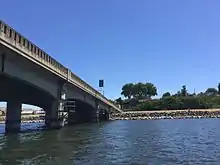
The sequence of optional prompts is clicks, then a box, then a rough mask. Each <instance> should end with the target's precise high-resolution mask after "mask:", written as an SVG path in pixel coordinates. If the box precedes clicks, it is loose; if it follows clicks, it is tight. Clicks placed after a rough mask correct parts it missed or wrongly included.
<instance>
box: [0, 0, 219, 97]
mask: <svg viewBox="0 0 220 165" xmlns="http://www.w3.org/2000/svg"><path fill="white" fill-rule="evenodd" d="M219 9H220V1H218V0H212V1H209V0H184V1H177V0H166V1H165V0H148V1H146V0H139V1H134V0H106V1H103V0H92V1H91V0H80V1H73V0H68V1H62V2H61V1H54V0H38V1H28V0H20V1H7V0H5V1H2V2H1V19H3V20H4V21H5V22H6V23H8V24H9V25H11V26H12V27H14V28H15V29H16V30H17V31H19V32H20V33H21V34H23V35H24V36H26V37H27V38H28V39H30V40H31V41H33V42H34V43H36V44H37V45H38V46H39V47H40V48H42V49H43V50H45V51H46V52H47V53H48V54H50V55H51V56H52V57H54V58H56V59H57V60H58V61H60V62H61V63H62V64H64V65H65V66H66V67H68V68H70V69H71V70H72V71H73V72H75V73H76V74H77V75H78V76H80V77H81V78H83V79H84V80H86V81H87V82H88V83H89V84H91V85H92V86H93V87H95V88H97V87H98V80H99V79H104V80H105V94H106V96H107V97H110V98H113V99H114V98H117V97H119V96H120V92H121V87H122V85H123V84H125V83H129V82H139V81H142V82H145V81H149V82H152V83H153V84H155V85H156V86H157V88H158V93H159V95H161V94H162V93H164V92H166V91H170V92H172V93H174V92H176V91H177V90H179V89H180V88H181V86H182V85H184V84H185V85H186V86H187V88H188V90H189V92H193V89H194V88H195V89H196V92H199V91H203V90H205V89H206V88H208V87H216V86H217V84H218V82H220V79H219V77H220V65H219V60H220V33H219V32H220V10H219Z"/></svg>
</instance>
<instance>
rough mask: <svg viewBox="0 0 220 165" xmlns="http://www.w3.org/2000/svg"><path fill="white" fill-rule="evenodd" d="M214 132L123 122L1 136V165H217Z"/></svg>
mask: <svg viewBox="0 0 220 165" xmlns="http://www.w3.org/2000/svg"><path fill="white" fill-rule="evenodd" d="M37 126H38V125H36V124H32V126H30V125H29V126H27V125H26V127H25V128H24V129H26V128H30V127H37ZM219 127H220V119H186V120H180V119H176V120H134V121H132V120H130V121H129V120H128V121H109V122H105V123H99V124H98V123H93V124H82V125H77V126H71V127H70V126H69V127H65V128H63V129H61V130H50V131H34V132H33V131H32V132H24V133H20V134H12V135H7V136H6V135H4V134H2V135H0V164H2V165H3V164H4V165H5V164H8V165H15V164H24V165H41V164H45V165H58V164H59V165H71V164H76V165H78V164H79V165H122V164H123V165H163V164H164V165H175V164H186V165H188V164H190V165H191V164H192V165H195V164H201V165H206V164H210V165H215V164H216V165H219V164H220V129H219ZM3 130H4V129H3V125H1V126H0V131H3Z"/></svg>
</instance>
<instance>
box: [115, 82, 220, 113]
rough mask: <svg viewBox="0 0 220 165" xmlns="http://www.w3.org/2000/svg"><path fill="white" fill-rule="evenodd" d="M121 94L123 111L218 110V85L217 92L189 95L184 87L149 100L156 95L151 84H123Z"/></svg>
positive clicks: (209, 90)
mask: <svg viewBox="0 0 220 165" xmlns="http://www.w3.org/2000/svg"><path fill="white" fill-rule="evenodd" d="M122 94H123V95H124V96H125V97H127V98H128V99H127V100H124V101H123V100H120V101H116V102H120V103H121V104H123V106H124V107H125V109H134V110H141V111H142V110H143V111H145V110H178V109H207V108H220V96H219V95H220V83H219V84H218V90H216V89H215V88H208V89H207V90H206V91H205V92H200V93H198V94H197V95H196V94H195V93H193V94H189V93H188V92H187V89H186V85H183V86H182V88H181V90H179V91H178V92H177V93H176V94H174V95H171V94H170V93H169V92H166V93H164V94H163V95H162V97H161V98H160V99H151V97H152V96H155V95H157V88H156V87H155V86H154V85H153V84H152V83H145V84H144V83H141V82H139V83H137V84H132V83H130V84H125V85H124V86H123V88H122Z"/></svg>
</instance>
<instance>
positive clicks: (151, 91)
mask: <svg viewBox="0 0 220 165" xmlns="http://www.w3.org/2000/svg"><path fill="white" fill-rule="evenodd" d="M144 87H145V90H146V93H145V97H147V98H151V97H152V96H156V95H157V88H156V86H154V84H152V83H146V84H144Z"/></svg>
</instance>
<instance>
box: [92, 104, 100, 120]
mask: <svg viewBox="0 0 220 165" xmlns="http://www.w3.org/2000/svg"><path fill="white" fill-rule="evenodd" d="M99 107H100V106H99V102H98V100H95V112H94V113H93V117H92V118H93V119H92V121H94V122H99Z"/></svg>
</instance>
